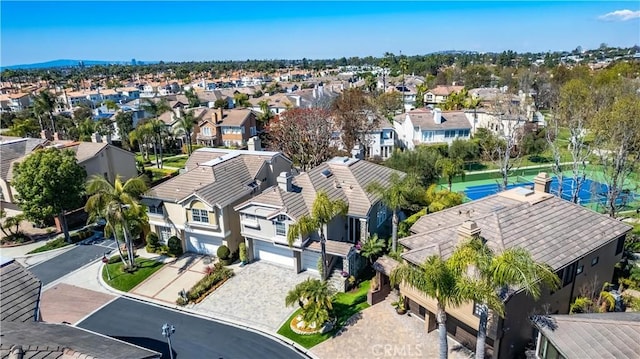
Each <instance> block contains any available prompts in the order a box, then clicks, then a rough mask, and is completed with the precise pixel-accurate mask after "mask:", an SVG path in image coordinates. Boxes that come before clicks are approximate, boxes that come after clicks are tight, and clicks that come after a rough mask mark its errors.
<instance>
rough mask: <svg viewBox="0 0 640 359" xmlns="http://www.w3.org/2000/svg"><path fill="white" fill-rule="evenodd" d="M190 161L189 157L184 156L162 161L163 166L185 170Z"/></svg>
mask: <svg viewBox="0 0 640 359" xmlns="http://www.w3.org/2000/svg"><path fill="white" fill-rule="evenodd" d="M188 159H189V157H187V156H184V157H177V156H176V157H171V158H167V159H163V160H162V164H163V165H166V166H169V167H177V168H184V165H185V164H186V163H187V160H188Z"/></svg>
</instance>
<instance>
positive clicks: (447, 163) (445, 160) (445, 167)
mask: <svg viewBox="0 0 640 359" xmlns="http://www.w3.org/2000/svg"><path fill="white" fill-rule="evenodd" d="M436 167H437V168H438V169H439V170H440V173H441V174H442V177H445V178H446V179H447V183H448V184H449V191H451V187H452V184H453V178H454V177H455V176H462V178H463V179H464V162H462V160H461V159H459V158H449V157H441V158H440V159H438V161H436Z"/></svg>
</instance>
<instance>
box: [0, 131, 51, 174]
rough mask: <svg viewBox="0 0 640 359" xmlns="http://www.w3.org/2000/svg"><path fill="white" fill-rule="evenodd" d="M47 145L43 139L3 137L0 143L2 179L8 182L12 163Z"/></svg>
mask: <svg viewBox="0 0 640 359" xmlns="http://www.w3.org/2000/svg"><path fill="white" fill-rule="evenodd" d="M46 143H47V140H44V139H41V138H18V137H5V136H3V137H2V138H1V141H0V178H2V179H4V180H6V179H7V178H8V177H9V174H10V168H11V163H12V162H13V161H15V160H17V159H19V158H21V157H24V156H25V155H27V154H29V153H31V152H32V151H33V150H34V149H36V148H38V147H39V146H41V145H44V144H46Z"/></svg>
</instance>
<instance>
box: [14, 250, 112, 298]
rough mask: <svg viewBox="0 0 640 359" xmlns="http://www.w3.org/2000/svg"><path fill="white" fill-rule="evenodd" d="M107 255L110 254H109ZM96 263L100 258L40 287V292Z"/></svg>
mask: <svg viewBox="0 0 640 359" xmlns="http://www.w3.org/2000/svg"><path fill="white" fill-rule="evenodd" d="M109 253H111V252H109ZM97 261H101V259H100V258H96V259H94V260H92V261H91V262H89V263H87V264H85V265H83V266H82V267H80V268H78V269H76V270H74V271H71V272H69V273H67V274H65V275H63V276H62V277H60V278H58V279H56V280H54V281H53V282H51V283H49V284H47V285H45V286H43V287H42V291H43V292H44V291H45V290H47V289H49V288H51V287H53V286H55V285H57V284H59V283H62V282H63V281H64V278H66V277H68V276H70V275H72V274H76V273H77V272H80V271H82V270H85V269H87V268H89V267H91V266H92V265H94V264H95V263H96V262H97ZM41 263H42V262H41ZM38 264H40V263H38ZM38 264H36V265H38ZM27 269H28V268H27ZM100 270H101V272H100V273H102V268H100Z"/></svg>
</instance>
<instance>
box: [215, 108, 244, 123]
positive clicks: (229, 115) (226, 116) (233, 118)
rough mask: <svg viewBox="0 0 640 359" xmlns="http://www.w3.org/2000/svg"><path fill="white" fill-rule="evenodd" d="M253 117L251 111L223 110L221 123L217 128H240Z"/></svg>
mask: <svg viewBox="0 0 640 359" xmlns="http://www.w3.org/2000/svg"><path fill="white" fill-rule="evenodd" d="M252 115H253V111H251V110H248V109H232V110H224V111H223V115H222V117H223V118H222V121H220V122H219V123H218V124H217V126H234V127H237V126H241V125H242V124H244V123H245V121H247V119H249V117H250V116H252Z"/></svg>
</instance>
